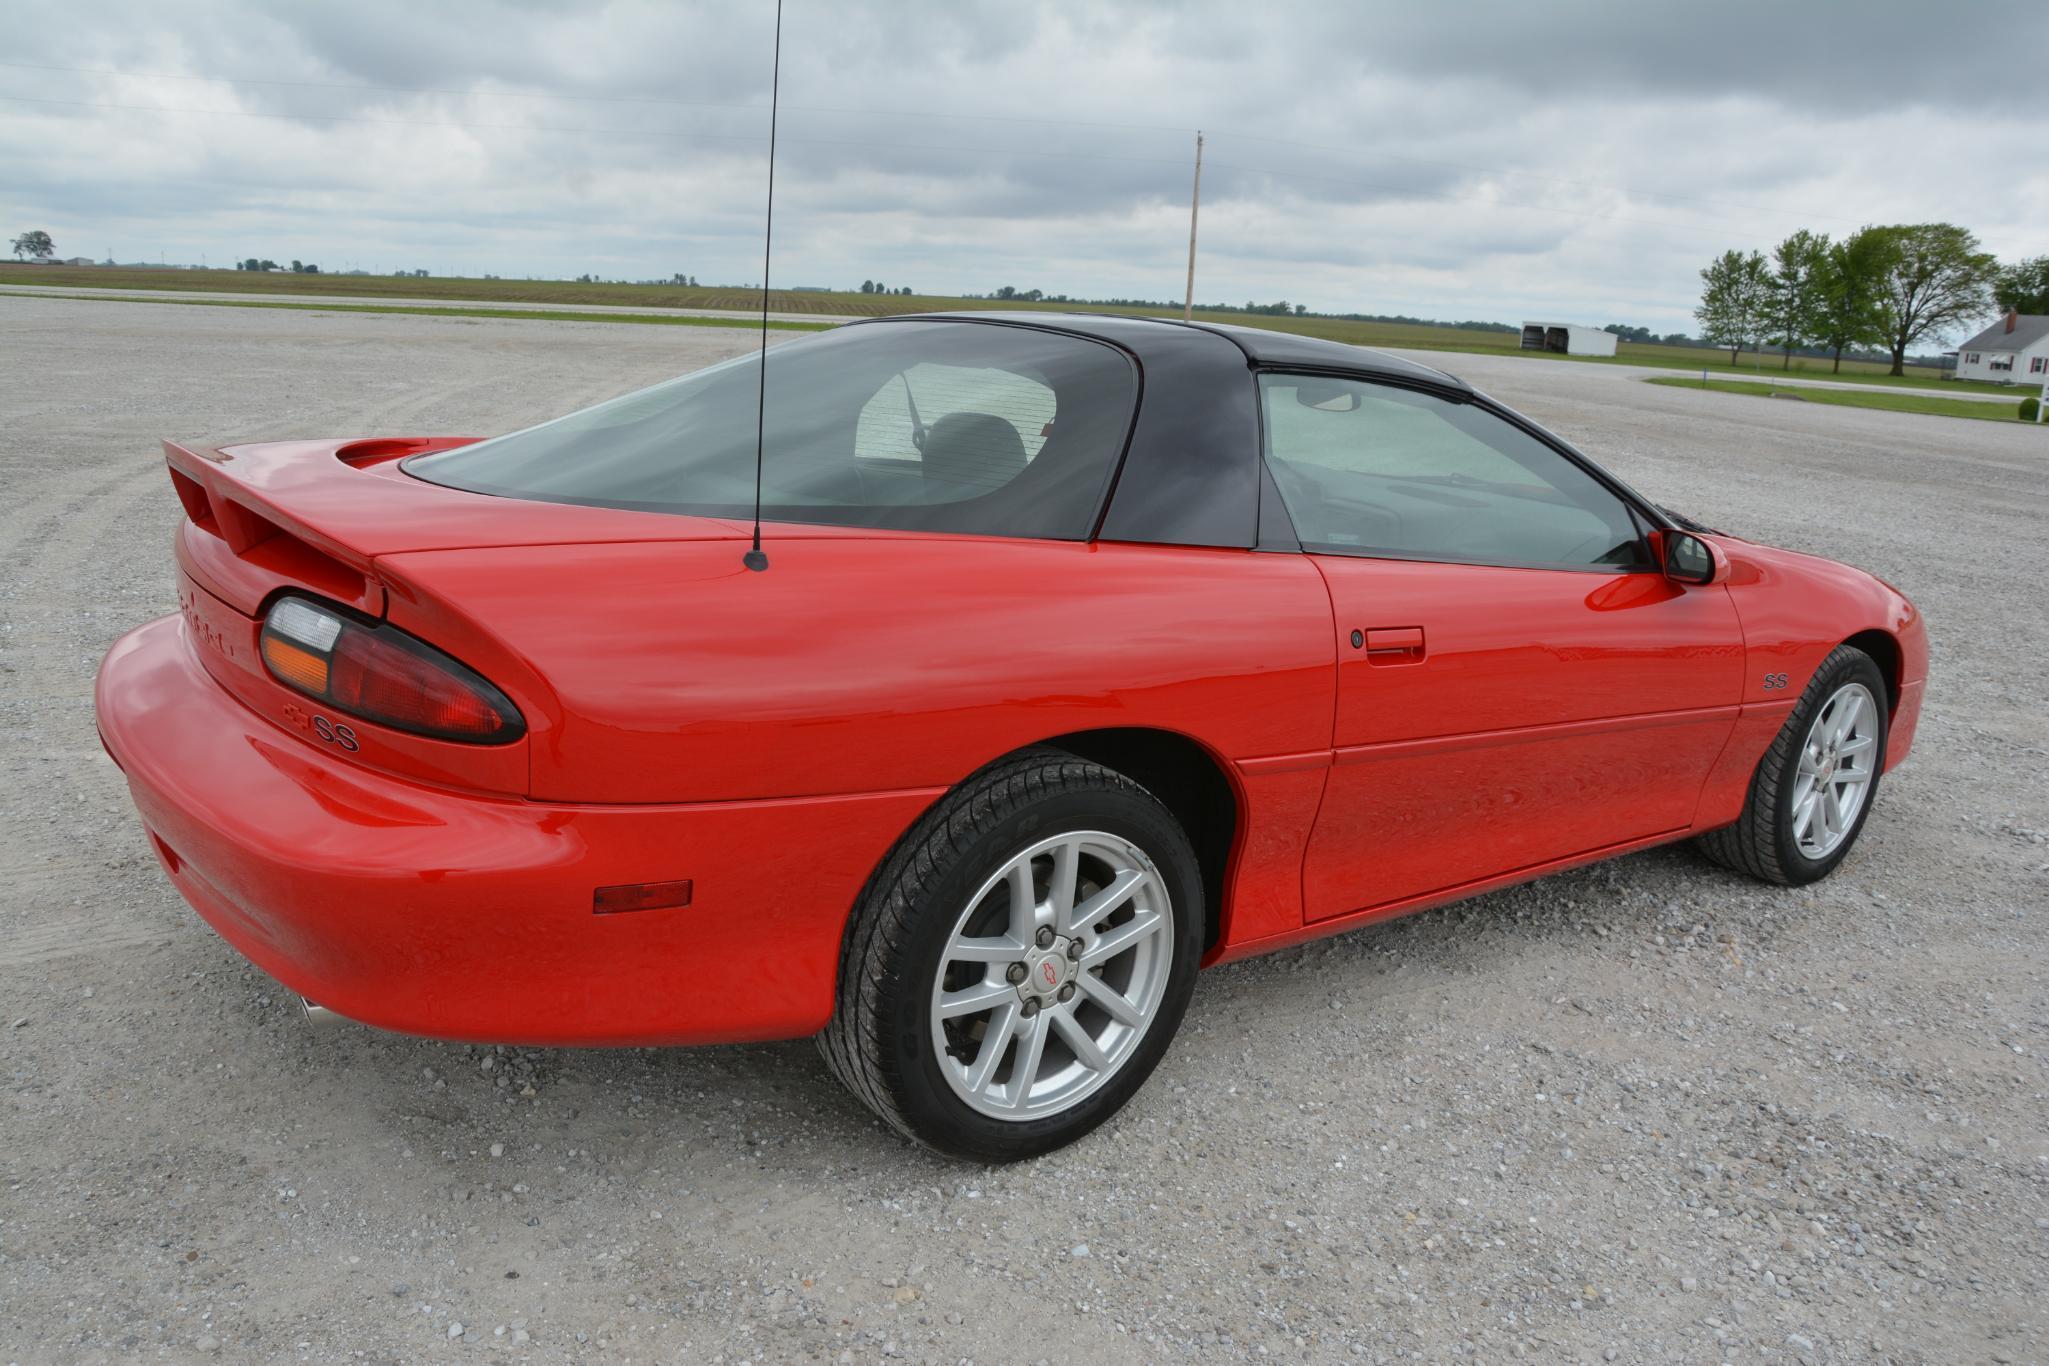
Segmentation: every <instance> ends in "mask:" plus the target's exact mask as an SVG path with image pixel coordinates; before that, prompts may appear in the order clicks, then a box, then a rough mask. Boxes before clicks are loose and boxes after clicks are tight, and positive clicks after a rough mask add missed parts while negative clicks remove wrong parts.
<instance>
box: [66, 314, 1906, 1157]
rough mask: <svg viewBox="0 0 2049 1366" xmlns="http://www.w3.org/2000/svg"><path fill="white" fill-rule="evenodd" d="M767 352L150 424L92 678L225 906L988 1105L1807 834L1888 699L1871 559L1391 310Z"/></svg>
mask: <svg viewBox="0 0 2049 1366" xmlns="http://www.w3.org/2000/svg"><path fill="white" fill-rule="evenodd" d="M762 363H763V362H761V361H760V360H758V359H757V358H754V357H748V358H746V359H743V360H739V361H733V362H728V363H727V364H725V365H721V366H716V367H713V368H712V369H709V370H705V371H701V372H699V373H696V374H692V375H688V376H685V377H683V378H680V379H676V380H673V381H670V382H668V383H664V384H659V385H656V386H655V387H653V388H651V389H646V390H643V391H641V392H639V393H634V394H629V395H627V396H626V397H624V398H619V399H615V400H612V401H611V402H608V403H602V404H599V405H598V406H596V407H593V408H589V409H586V410H584V411H582V412H578V413H574V414H571V415H570V416H568V417H564V418H560V419H557V420H556V421H553V422H548V423H544V424H543V425H541V426H538V427H534V428H530V429H528V430H525V431H520V432H515V433H512V434H511V435H509V436H499V437H495V438H491V439H488V440H477V439H474V438H457V437H430V438H404V439H370V440H354V441H333V440H323V441H292V442H276V443H268V444H264V445H247V446H229V447H224V448H221V449H218V450H215V449H201V448H196V447H186V446H181V445H178V444H175V443H171V442H166V443H165V449H166V451H167V453H168V456H169V464H170V474H171V482H172V484H173V485H174V486H175V488H176V491H177V495H178V497H179V499H180V500H181V501H182V503H183V505H184V510H185V513H186V518H185V520H184V521H183V523H182V524H181V525H180V527H179V530H178V537H177V560H178V567H179V599H180V604H181V608H182V610H181V611H180V612H179V613H178V614H177V615H176V616H173V617H167V618H164V619H163V620H160V621H155V622H152V623H150V624H148V625H146V626H143V627H141V628H140V629H138V630H136V631H134V632H132V633H130V634H129V635H127V636H125V637H124V638H123V639H122V640H121V641H120V642H119V643H118V644H116V645H115V646H114V648H113V650H112V652H111V653H110V654H109V655H108V656H107V659H106V662H105V664H104V665H103V667H102V669H101V673H100V678H99V684H98V693H97V702H98V714H99V725H100V731H101V734H102V736H103V737H104V740H105V743H106V746H107V749H108V751H109V753H110V754H111V755H112V756H113V758H114V760H115V762H116V763H117V764H119V765H120V767H121V769H122V771H123V772H124V774H125V775H126V777H127V780H128V783H129V786H130V789H131V791H132V793H133V796H134V800H135V803H136V806H137V807H138V808H139V809H140V812H141V815H142V820H143V823H144V825H145V826H146V827H147V829H148V833H149V837H150V839H151V841H152V842H153V844H154V846H155V849H156V853H157V855H158V857H159V858H160V859H161V860H162V863H163V866H164V868H165V870H166V871H167V872H168V873H169V875H170V877H171V880H172V881H173V882H174V883H175V884H176V885H177V887H178V889H179V891H181V892H182V893H183V894H184V896H185V897H186V899H187V900H188V901H190V902H191V903H192V905H193V906H194V907H195V908H196V909H197V910H198V911H199V913H200V914H201V915H202V916H203V917H205V919H206V920H207V921H208V922H209V923H211V924H212V925H213V927H214V928H215V929H216V930H218V931H219V932H220V934H221V935H222V936H223V937H225V938H226V939H227V940H228V941H229V942H230V943H231V944H233V945H234V946H235V947H236V948H238V949H239V950H241V952H242V953H244V954H246V955H247V956H248V957H249V958H250V959H251V960H253V961H254V962H255V963H256V964H257V965H258V966H260V967H262V968H263V969H264V970H265V971H267V972H269V973H271V974H272V975H274V976H275V977H276V978H278V979H279V980H280V981H282V982H283V983H285V984H286V985H288V986H289V987H291V988H292V989H293V990H295V991H297V992H299V993H301V994H302V995H303V996H305V997H306V998H308V999H309V1001H313V1002H318V1003H320V1005H321V1006H323V1007H325V1008H328V1009H330V1010H332V1011H334V1012H338V1013H340V1014H342V1015H345V1016H348V1017H351V1018H354V1019H357V1020H361V1021H364V1022H367V1023H369V1024H373V1025H378V1026H382V1027H384V1028H387V1029H395V1030H403V1031H408V1032H412V1033H417V1034H425V1035H432V1036H437V1037H442V1038H449V1039H463V1040H477V1041H497V1042H514V1041H518V1042H527V1043H537V1044H685V1043H709V1042H719V1041H733V1040H751V1039H776V1038H791V1037H801V1036H806V1035H817V1036H818V1037H819V1039H820V1042H821V1045H822V1048H823V1052H824V1054H825V1058H826V1060H827V1063H828V1064H829V1066H830V1068H831V1070H832V1071H833V1072H834V1073H835V1074H837V1075H838V1076H839V1078H840V1079H841V1080H842V1081H844V1082H845V1083H846V1084H847V1085H848V1086H849V1087H851V1088H852V1089H853V1091H854V1092H855V1093H856V1094H857V1095H858V1096H860V1098H861V1099H862V1100H863V1101H865V1102H866V1103H867V1104H868V1105H870V1106H871V1107H873V1108H874V1110H875V1111H876V1112H877V1113H878V1114H879V1115H881V1116H882V1118H883V1119H885V1120H886V1121H888V1122H889V1123H890V1124H891V1125H893V1126H895V1127H896V1128H897V1129H899V1130H901V1131H902V1132H903V1133H905V1134H907V1135H910V1136H912V1137H915V1138H917V1139H920V1140H923V1141H924V1142H926V1143H928V1144H931V1145H933V1146H934V1147H937V1148H939V1149H942V1150H945V1151H948V1152H952V1153H957V1154H961V1155H965V1156H972V1157H975V1158H980V1159H985V1160H1003V1159H1012V1158H1018V1157H1022V1156H1026V1155H1029V1154H1032V1153H1036V1152H1041V1151H1044V1150H1046V1149H1049V1148H1052V1147H1055V1146H1057V1145H1059V1144H1062V1143H1066V1142H1068V1141H1071V1140H1072V1139H1074V1138H1076V1137H1077V1136H1079V1135H1081V1134H1083V1133H1085V1132H1087V1131H1088V1130H1089V1129H1091V1128H1093V1127H1094V1126H1095V1125H1097V1124H1099V1123H1101V1122H1102V1121H1103V1120H1104V1119H1105V1118H1107V1117H1108V1116H1109V1115H1111V1114H1112V1113H1114V1112H1115V1111H1116V1110H1117V1109H1118V1108H1119V1107H1120V1106H1122V1105H1123V1104H1124V1103H1125V1102H1126V1101H1127V1100H1129V1099H1130V1098H1131V1096H1132V1095H1133V1093H1134V1092H1136V1091H1137V1090H1138V1088H1139V1087H1140V1085H1141V1084H1142V1083H1143V1082H1144V1081H1145V1078H1146V1076H1147V1074H1148V1073H1150V1072H1151V1071H1152V1069H1153V1067H1154V1065H1155V1064H1156V1063H1157V1062H1158V1061H1159V1059H1160V1057H1161V1055H1162V1053H1163V1052H1164V1051H1165V1050H1166V1048H1167V1045H1168V1042H1169V1041H1170V1039H1171V1038H1172V1037H1173V1034H1174V1032H1175V1029H1176V1028H1177V1026H1178V1025H1179V1023H1180V1020H1181V1016H1182V1014H1183V1011H1184V1009H1185V1008H1186V1006H1187V1003H1188V1000H1189V996H1190V992H1191V988H1192V984H1193V980H1194V977H1195V973H1196V971H1197V968H1198V966H1200V965H1207V964H1214V963H1219V962H1224V961H1228V960H1231V959H1236V958H1241V957H1244V956H1246V955H1249V954H1256V953H1262V952H1265V951H1267V950H1270V949H1275V948H1279V947H1281V946H1283V945H1288V944H1293V943H1296V942H1299V941H1301V940H1305V939H1310V938H1314V937H1316V936H1320V935H1326V934H1332V933H1336V932H1339V931H1342V930H1347V929H1351V928H1354V927H1356V926H1360V925H1365V924H1370V923H1372V922H1375V921H1379V920H1384V919H1386V918H1388V917H1390V916H1394V915H1399V914H1402V913H1404V912H1408V911H1413V910H1418V909H1421V908H1423V907H1426V906H1431V905H1435V904H1439V903H1442V902H1445V901H1448V900H1452V899H1454V898H1458V897H1465V896H1470V895H1472V894H1473V893H1475V892H1479V891H1483V890H1486V889H1488V888H1492V887H1498V886H1502V885H1504V884H1507V883H1511V882H1515V881H1519V880H1523V879H1527V878H1532V877H1536V876H1539V875H1541V874H1544V873H1547V872H1551V871H1554V870H1557V869H1561V868H1566V867H1569V866H1572V865H1575V864H1580V863H1585V862H1589V861H1592V860H1596V859H1603V858H1609V857H1613V856H1615V855H1617V854H1622V853H1626V852H1628V851H1630V850H1635V849H1641V848H1644V847H1646V846H1648V845H1654V844H1659V843H1663V842H1666V841H1672V840H1678V839H1684V838H1688V837H1693V838H1697V839H1698V840H1699V842H1700V844H1701V847H1702V848H1703V849H1704V850H1705V851H1706V852H1707V854H1708V855H1709V856H1710V857H1711V858H1714V859H1716V860H1718V861H1720V862H1722V863H1724V864H1727V865H1729V866H1731V867H1734V868H1738V869H1742V870H1745V871H1747V872H1749V873H1751V874H1754V875H1756V876H1758V877H1761V878H1765V879H1768V880H1771V881H1775V882H1779V883H1786V884H1797V883H1804V882H1808V881H1811V880H1813V879H1815V878H1819V877H1822V876H1823V875H1825V874H1826V873H1828V872H1829V871H1830V870H1831V869H1832V868H1834V867H1835V866H1836V864H1837V863H1839V862H1840V861H1841V860H1842V859H1843V857H1844V855H1845V854H1846V853H1847V852H1848V851H1849V849H1850V847H1851V845H1852V844H1853V843H1854V842H1855V840H1856V838H1857V835H1858V832H1859V830H1860V829H1861V828H1862V826H1863V823H1864V821H1865V819H1866V818H1867V816H1868V815H1869V813H1870V811H1871V806H1872V802H1873V800H1874V798H1875V797H1876V795H1877V792H1878V787H1879V782H1880V777H1881V775H1882V774H1883V773H1885V772H1886V770H1887V769H1888V768H1889V767H1891V766H1892V765H1894V764H1897V763H1898V762H1899V761H1900V759H1901V758H1903V757H1904V756H1905V754H1906V753H1907V747H1908V745H1909V743H1910V742H1911V740H1912V738H1913V733H1914V726H1915V721H1916V718H1917V717H1918V715H1919V711H1920V704H1921V695H1922V690H1923V686H1924V682H1925V677H1926V670H1927V647H1926V640H1925V635H1924V632H1923V628H1922V624H1921V621H1920V618H1919V616H1918V615H1917V613H1916V612H1915V609H1914V608H1913V606H1912V605H1911V604H1910V603H1909V602H1908V601H1907V600H1906V599H1905V598H1904V597H1903V596H1901V595H1900V594H1899V593H1898V592H1896V591H1894V590H1893V589H1892V588H1890V587H1888V586H1887V585H1886V584H1884V583H1882V582H1880V581H1879V580H1878V579H1876V578H1873V577H1872V576H1870V575H1869V574H1865V573H1862V572H1859V571H1858V570H1855V569H1849V568H1846V567H1844V566H1842V565H1839V564H1834V563H1830V562H1828V561H1825V560H1820V559H1815V558H1811V557H1809V556H1806V555H1798V554H1792V553H1789V552H1786V551H1781V550H1772V549H1767V548H1765V547H1763V546H1760V545H1755V544H1751V543H1749V542H1746V541H1743V540H1739V539H1737V538H1735V537H1732V536H1726V535H1722V534H1718V533H1714V532H1711V531H1709V530H1708V529H1707V528H1705V527H1702V526H1700V525H1698V524H1697V523H1694V522H1691V521H1689V520H1687V519H1685V518H1682V517H1679V516H1676V515H1674V514H1672V513H1669V512H1666V511H1664V510H1662V509H1660V508H1659V507H1658V506H1656V505H1655V504H1653V503H1651V502H1649V501H1648V500H1646V499H1644V498H1642V497H1640V496H1638V495H1637V494H1636V493H1634V492H1632V491H1631V490H1630V489H1628V488H1627V487H1625V486H1624V485H1623V484H1622V483H1621V482H1619V481H1618V480H1616V479H1615V478H1614V477H1613V476H1611V475H1609V474H1607V473H1605V472H1603V471H1602V470H1600V469H1598V468H1596V467H1595V466H1594V465H1593V464H1592V463H1591V462H1590V461H1588V460H1587V459H1586V458H1585V457H1583V456H1582V455H1580V454H1579V453H1577V452H1575V451H1574V450H1573V449H1572V448H1571V447H1569V446H1567V445H1566V444H1565V443H1564V442H1562V441H1560V440H1559V439H1557V438H1556V437H1554V436H1551V435H1550V434H1548V433H1546V432H1544V431H1542V430H1540V429H1539V428H1538V427H1536V426H1535V425H1534V424H1532V423H1530V422H1529V421H1527V420H1525V419H1524V418H1521V417H1519V416H1517V415H1516V414H1515V413H1513V412H1510V411H1508V410H1507V409H1506V408H1503V407H1502V406H1500V405H1499V404H1496V403H1494V402H1492V401H1490V400H1489V399H1487V398H1486V397H1485V396H1483V395H1481V394H1478V393H1475V392H1474V391H1473V390H1472V389H1470V388H1469V387H1467V386H1466V385H1465V384H1463V383H1461V382H1460V381H1459V380H1457V379H1454V378H1452V377H1450V376H1448V375H1445V374H1441V373H1439V372H1437V371H1435V370H1431V369H1427V368H1425V367H1423V366H1420V365H1414V364H1410V363H1408V362H1406V361H1403V360H1399V359H1396V358H1393V357H1388V356H1382V355H1377V354H1374V353H1371V352H1367V351H1362V350H1358V349H1355V348H1352V347H1349V346H1342V345H1338V344H1335V343H1330V342H1322V341H1315V340H1310V339H1307V338H1302V337H1295V336H1287V335H1281V334H1276V333H1271V332H1265V331H1258V330H1253V329H1247V328H1236V327H1210V326H1190V325H1184V324H1179V323H1168V322H1161V321H1153V320H1144V319H1136V318H1105V317H1082V316H1063V315H1053V314H1037V313H1035V314H1028V315H999V314H973V315H967V316H947V315H941V316H931V317H918V318H903V319H893V320H887V321H876V322H865V323H859V324H855V325H850V326H847V327H844V328H841V329H838V330H836V331H833V332H830V333H826V334H822V335H819V336H817V337H814V338H808V339H805V340H802V341H798V342H793V343H790V344H788V345H785V346H781V347H777V348H775V349H774V350H772V351H771V352H770V353H769V355H768V358H767V361H766V366H767V373H766V375H765V376H763V375H761V374H760V373H759V372H758V370H757V366H759V365H761V364H762ZM758 383H765V392H766V418H765V427H764V429H763V431H762V434H761V435H762V450H763V452H764V455H763V460H762V469H761V474H760V478H761V480H762V483H761V488H760V495H759V496H760V510H761V514H762V516H763V518H764V519H765V522H766V532H765V540H764V544H765V548H766V552H767V557H768V561H769V563H768V566H767V568H766V569H763V570H760V571H759V572H756V571H754V570H752V569H750V567H748V566H747V565H745V564H743V551H744V550H745V549H746V548H747V545H748V539H749V535H750V530H751V519H752V517H753V516H754V512H755V498H756V485H755V479H756V468H755V454H756V425H755V424H756V421H757V413H758V411H760V410H759V409H758V407H757V402H758V396H757V384H758Z"/></svg>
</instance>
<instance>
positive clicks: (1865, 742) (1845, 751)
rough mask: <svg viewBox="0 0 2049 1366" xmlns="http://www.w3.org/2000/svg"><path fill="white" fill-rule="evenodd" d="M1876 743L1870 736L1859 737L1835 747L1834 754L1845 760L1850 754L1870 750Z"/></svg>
mask: <svg viewBox="0 0 2049 1366" xmlns="http://www.w3.org/2000/svg"><path fill="white" fill-rule="evenodd" d="M1876 743H1877V742H1876V741H1875V740H1873V739H1872V738H1871V737H1870V736H1868V735H1860V736H1858V737H1857V738H1856V739H1854V740H1845V741H1843V743H1842V744H1840V745H1837V746H1836V753H1837V754H1840V755H1842V756H1843V757H1844V758H1846V759H1847V758H1848V757H1849V756H1850V755H1852V754H1862V753H1864V751H1866V750H1868V749H1870V748H1871V747H1872V746H1873V745H1874V744H1876Z"/></svg>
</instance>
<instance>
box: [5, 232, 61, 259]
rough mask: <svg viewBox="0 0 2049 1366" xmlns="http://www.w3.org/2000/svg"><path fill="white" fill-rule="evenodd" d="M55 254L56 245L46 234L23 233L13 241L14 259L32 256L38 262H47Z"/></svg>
mask: <svg viewBox="0 0 2049 1366" xmlns="http://www.w3.org/2000/svg"><path fill="white" fill-rule="evenodd" d="M56 254H57V244H56V243H55V242H52V241H51V240H50V234H48V233H47V232H42V231H36V232H25V233H23V234H22V235H21V236H19V237H17V238H15V239H14V259H15V260H17V261H19V260H20V259H21V258H22V257H24V256H33V257H35V258H36V260H38V261H47V260H49V259H50V258H51V257H52V256H55V255H56Z"/></svg>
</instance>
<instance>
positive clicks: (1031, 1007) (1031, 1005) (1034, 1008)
mask: <svg viewBox="0 0 2049 1366" xmlns="http://www.w3.org/2000/svg"><path fill="white" fill-rule="evenodd" d="M1038 1013H1039V1002H1038V1000H1037V999H1036V998H1034V999H1032V1000H1029V1001H1026V1002H1025V1003H1024V1017H1025V1018H1026V1019H1027V1020H1029V1019H1031V1018H1032V1016H1034V1015H1036V1014H1038Z"/></svg>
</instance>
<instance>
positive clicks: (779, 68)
mask: <svg viewBox="0 0 2049 1366" xmlns="http://www.w3.org/2000/svg"><path fill="white" fill-rule="evenodd" d="M782 80H783V0H775V58H774V61H773V63H772V64H771V66H770V68H769V78H768V213H767V215H766V217H765V220H764V222H763V224H762V229H761V364H760V366H759V367H758V368H757V369H756V371H755V386H754V545H753V547H752V548H751V549H750V550H748V552H747V553H746V554H745V555H742V556H741V557H740V563H742V564H744V565H746V566H747V567H748V568H749V569H752V570H754V571H755V572H756V573H759V572H761V571H762V570H764V569H766V568H768V555H767V554H766V553H765V552H764V551H763V550H762V548H761V448H762V440H763V429H764V427H765V425H766V423H767V419H768V257H769V250H770V248H771V247H772V246H773V245H774V243H775V116H776V103H777V99H778V97H779V96H780V94H781V88H782Z"/></svg>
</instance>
